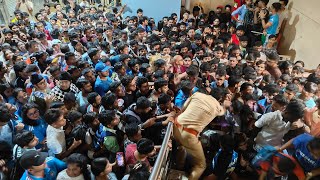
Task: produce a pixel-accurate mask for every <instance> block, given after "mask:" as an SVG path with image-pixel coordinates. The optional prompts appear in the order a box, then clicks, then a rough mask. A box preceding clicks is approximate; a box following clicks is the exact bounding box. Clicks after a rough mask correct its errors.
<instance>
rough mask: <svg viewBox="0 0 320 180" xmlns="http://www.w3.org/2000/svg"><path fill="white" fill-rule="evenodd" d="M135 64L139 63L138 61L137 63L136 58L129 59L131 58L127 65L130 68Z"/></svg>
mask: <svg viewBox="0 0 320 180" xmlns="http://www.w3.org/2000/svg"><path fill="white" fill-rule="evenodd" d="M136 64H139V63H138V60H136V59H131V60H130V61H129V62H128V66H129V67H130V68H133V67H134V66H135V65H136Z"/></svg>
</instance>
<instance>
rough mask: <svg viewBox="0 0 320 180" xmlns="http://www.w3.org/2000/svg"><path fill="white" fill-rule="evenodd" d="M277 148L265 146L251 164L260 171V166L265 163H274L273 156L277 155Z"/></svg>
mask: <svg viewBox="0 0 320 180" xmlns="http://www.w3.org/2000/svg"><path fill="white" fill-rule="evenodd" d="M277 153H278V152H277V150H276V148H274V147H273V146H269V145H268V146H264V147H263V148H262V149H260V151H258V153H257V155H256V156H255V157H254V158H253V159H252V161H251V164H252V165H253V167H254V168H255V169H257V170H259V169H260V164H261V163H262V162H265V161H270V162H271V161H272V156H273V155H275V154H277Z"/></svg>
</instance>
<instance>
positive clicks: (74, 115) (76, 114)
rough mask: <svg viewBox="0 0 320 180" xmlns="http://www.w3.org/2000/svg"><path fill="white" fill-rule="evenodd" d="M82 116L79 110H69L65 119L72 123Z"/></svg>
mask: <svg viewBox="0 0 320 180" xmlns="http://www.w3.org/2000/svg"><path fill="white" fill-rule="evenodd" d="M80 118H82V114H81V113H80V112H79V111H75V110H71V111H70V112H69V113H68V115H67V117H66V119H67V120H68V121H69V122H70V123H74V122H75V121H77V120H78V119H80Z"/></svg>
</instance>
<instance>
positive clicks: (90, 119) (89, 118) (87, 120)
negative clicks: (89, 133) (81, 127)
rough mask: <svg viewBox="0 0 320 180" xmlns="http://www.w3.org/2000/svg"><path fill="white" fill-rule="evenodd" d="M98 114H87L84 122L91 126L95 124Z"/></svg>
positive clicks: (84, 116)
mask: <svg viewBox="0 0 320 180" xmlns="http://www.w3.org/2000/svg"><path fill="white" fill-rule="evenodd" d="M97 117H98V116H97V113H96V112H87V113H86V114H84V115H83V119H82V121H83V122H84V123H85V124H86V125H87V126H89V124H91V123H92V122H93V120H94V119H95V118H97Z"/></svg>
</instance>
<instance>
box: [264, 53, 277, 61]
mask: <svg viewBox="0 0 320 180" xmlns="http://www.w3.org/2000/svg"><path fill="white" fill-rule="evenodd" d="M265 54H266V56H267V58H268V59H270V60H273V61H276V62H278V61H279V60H280V57H279V54H278V53H277V52H276V51H272V50H269V51H266V52H265Z"/></svg>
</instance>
